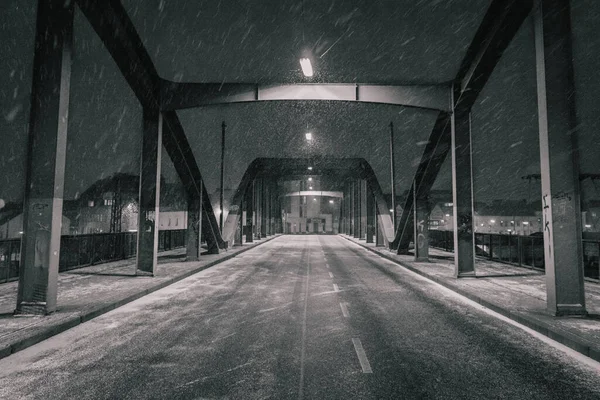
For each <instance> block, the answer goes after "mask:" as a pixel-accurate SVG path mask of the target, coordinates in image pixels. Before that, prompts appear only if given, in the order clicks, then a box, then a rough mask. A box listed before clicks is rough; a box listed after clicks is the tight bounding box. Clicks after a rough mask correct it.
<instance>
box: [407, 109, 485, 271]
mask: <svg viewBox="0 0 600 400" xmlns="http://www.w3.org/2000/svg"><path fill="white" fill-rule="evenodd" d="M451 124H452V133H451V134H452V199H453V204H454V205H453V210H454V275H455V276H456V277H457V278H460V277H465V276H475V247H474V246H475V244H474V240H473V173H472V168H471V114H470V112H469V111H468V110H464V108H462V107H456V108H455V110H454V113H453V114H452V118H451ZM416 191H417V188H416V187H415V192H416ZM413 209H414V205H413ZM415 214H416V213H415Z"/></svg>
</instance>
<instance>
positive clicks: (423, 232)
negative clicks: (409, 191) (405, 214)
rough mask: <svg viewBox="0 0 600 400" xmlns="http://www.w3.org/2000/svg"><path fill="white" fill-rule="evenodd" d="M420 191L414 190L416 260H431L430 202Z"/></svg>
mask: <svg viewBox="0 0 600 400" xmlns="http://www.w3.org/2000/svg"><path fill="white" fill-rule="evenodd" d="M416 187H417V185H416V184H415V188H416ZM418 192H419V191H418V190H416V189H415V190H414V191H413V207H414V210H415V212H414V213H413V216H414V223H413V226H414V230H415V233H414V236H413V237H414V238H415V239H414V240H415V261H429V202H428V201H427V198H426V197H424V196H422V195H419V194H418Z"/></svg>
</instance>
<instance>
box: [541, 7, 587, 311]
mask: <svg viewBox="0 0 600 400" xmlns="http://www.w3.org/2000/svg"><path fill="white" fill-rule="evenodd" d="M534 18H535V49H536V66H537V93H538V121H539V138H540V170H541V178H542V206H543V224H544V258H545V269H546V290H547V296H546V298H547V307H548V311H549V312H550V313H552V314H554V315H573V314H574V315H585V314H586V308H585V291H584V284H583V255H582V254H583V250H582V242H581V236H582V235H581V232H582V229H581V209H580V201H581V199H580V188H579V154H578V148H579V146H578V144H577V135H578V128H577V127H578V123H577V114H576V107H575V84H574V73H573V54H572V37H571V12H570V1H569V0H544V1H539V2H538V3H537V4H536V9H535V13H534Z"/></svg>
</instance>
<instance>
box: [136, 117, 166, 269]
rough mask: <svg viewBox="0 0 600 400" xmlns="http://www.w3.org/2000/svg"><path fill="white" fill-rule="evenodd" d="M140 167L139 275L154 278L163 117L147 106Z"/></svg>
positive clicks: (156, 257)
mask: <svg viewBox="0 0 600 400" xmlns="http://www.w3.org/2000/svg"><path fill="white" fill-rule="evenodd" d="M142 118H143V128H142V134H143V137H142V157H141V165H140V188H139V212H138V235H137V258H136V274H138V275H154V270H155V268H156V264H157V259H158V256H157V254H158V229H159V221H158V220H159V209H160V170H161V150H162V147H161V145H162V130H163V126H162V125H163V117H162V113H161V112H160V111H158V109H152V108H150V107H144V111H143V117H142Z"/></svg>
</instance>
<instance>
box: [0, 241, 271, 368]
mask: <svg viewBox="0 0 600 400" xmlns="http://www.w3.org/2000/svg"><path fill="white" fill-rule="evenodd" d="M277 236H278V235H275V236H271V237H268V238H266V239H261V240H255V241H254V243H248V244H244V245H243V246H241V247H234V248H232V249H229V250H227V251H223V252H222V253H221V254H209V255H203V256H201V257H200V260H199V261H195V262H185V249H177V250H171V251H167V252H163V253H160V254H159V256H158V266H157V268H156V271H155V276H153V277H145V276H135V275H134V274H135V265H134V262H135V258H132V259H128V260H121V261H115V262H111V263H104V264H98V265H93V266H90V267H84V268H79V269H75V270H71V271H68V272H62V273H60V274H59V276H58V310H57V311H56V312H54V313H52V314H50V315H47V316H13V311H14V309H15V306H16V303H17V288H18V282H9V283H4V284H2V285H0V358H3V357H6V356H8V355H10V354H12V353H15V352H17V351H19V350H22V349H24V348H27V347H29V346H32V345H34V344H36V343H38V342H41V341H42V340H45V339H47V338H49V337H51V336H53V335H56V334H58V333H60V332H63V331H65V330H67V329H69V328H72V327H74V326H76V325H79V324H80V323H82V322H86V321H88V320H90V319H92V318H95V317H97V316H99V315H101V314H104V313H106V312H108V311H110V310H113V309H115V308H117V307H120V306H122V305H124V304H126V303H129V302H131V301H134V300H136V299H138V298H140V297H142V296H145V295H146V294H148V293H151V292H154V291H156V290H159V289H162V288H164V287H165V286H168V285H170V284H172V283H175V282H177V281H179V280H182V279H184V278H187V277H188V276H190V275H193V274H195V273H197V272H199V271H201V270H203V269H206V268H208V267H211V266H213V265H215V264H218V263H220V262H223V261H225V260H228V259H231V258H233V257H235V256H236V255H237V254H240V253H242V252H244V251H246V250H249V249H251V248H254V247H256V246H258V245H260V244H262V243H265V242H267V241H269V240H271V239H274V238H275V237H277Z"/></svg>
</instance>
